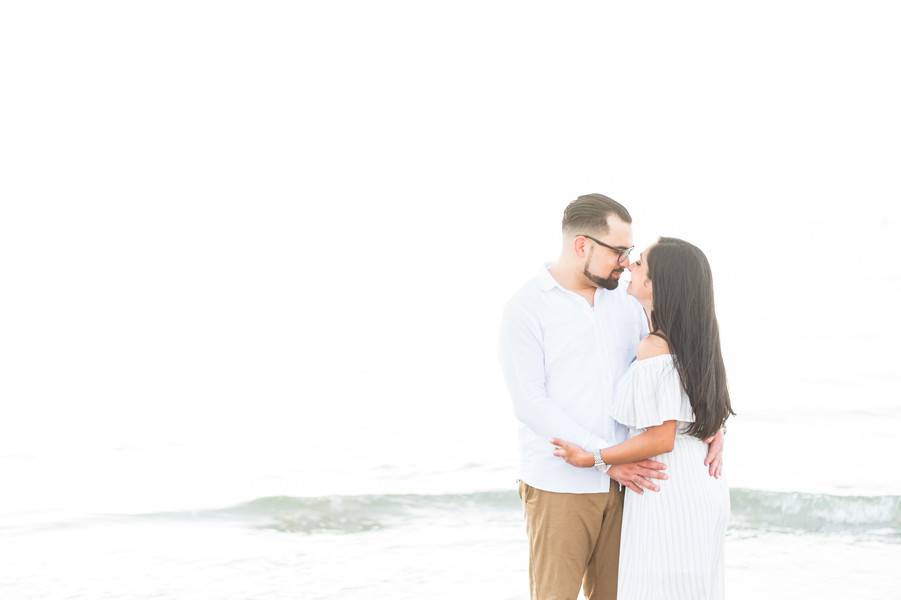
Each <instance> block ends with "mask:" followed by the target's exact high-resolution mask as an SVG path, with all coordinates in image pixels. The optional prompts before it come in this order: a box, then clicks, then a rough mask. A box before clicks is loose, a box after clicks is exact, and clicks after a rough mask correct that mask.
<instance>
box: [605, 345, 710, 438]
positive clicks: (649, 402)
mask: <svg viewBox="0 0 901 600" xmlns="http://www.w3.org/2000/svg"><path fill="white" fill-rule="evenodd" d="M611 415H612V416H613V418H614V419H616V420H617V421H619V422H620V423H622V424H623V425H627V426H629V427H633V428H635V429H646V428H648V427H655V426H657V425H662V424H663V423H665V422H666V421H681V422H684V423H692V422H694V420H695V417H694V411H692V408H691V402H690V401H689V399H688V395H687V394H685V392H684V391H683V390H682V381H681V380H680V379H679V373H678V371H677V370H676V367H675V365H673V363H672V361H669V360H645V361H642V362H641V363H639V364H637V365H634V366H633V368H632V371H631V373H630V376H629V377H627V378H626V379H625V380H624V381H623V382H622V386H621V388H620V391H619V394H618V395H617V398H616V399H615V401H614V402H613V409H612V410H611Z"/></svg>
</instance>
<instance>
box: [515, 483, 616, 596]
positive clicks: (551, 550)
mask: <svg viewBox="0 0 901 600" xmlns="http://www.w3.org/2000/svg"><path fill="white" fill-rule="evenodd" d="M519 497H520V499H522V504H523V509H524V511H525V517H526V531H527V533H528V536H529V585H530V588H531V591H532V600H575V598H576V597H578V595H579V588H580V587H582V586H583V585H584V586H585V588H584V592H585V597H586V598H587V599H588V600H616V579H617V571H618V569H619V537H620V530H621V528H622V522H623V492H622V491H620V489H619V486H618V485H617V483H616V482H615V481H613V480H611V481H610V491H609V492H608V493H597V494H564V493H558V492H546V491H544V490H539V489H537V488H533V487H532V486H530V485H528V484H527V483H525V482H523V481H520V482H519Z"/></svg>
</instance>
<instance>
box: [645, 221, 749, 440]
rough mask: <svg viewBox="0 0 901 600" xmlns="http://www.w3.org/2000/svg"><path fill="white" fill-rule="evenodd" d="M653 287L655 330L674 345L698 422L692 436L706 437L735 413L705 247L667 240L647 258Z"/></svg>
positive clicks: (678, 367) (691, 430)
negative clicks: (721, 345)
mask: <svg viewBox="0 0 901 600" xmlns="http://www.w3.org/2000/svg"><path fill="white" fill-rule="evenodd" d="M645 261H646V262H647V265H648V279H650V280H651V282H652V284H653V297H654V307H653V311H652V312H651V329H652V330H653V331H655V332H658V333H662V334H663V337H664V338H665V339H666V340H667V341H668V342H669V347H670V353H671V354H672V355H673V359H674V363H675V365H676V368H677V369H678V370H679V377H680V378H681V379H682V387H683V388H685V392H686V393H687V394H688V398H689V400H690V401H691V408H692V409H693V410H694V413H695V421H694V423H692V424H691V425H690V426H689V428H688V429H687V430H686V433H687V434H689V435H693V436H695V437H699V438H701V439H705V438H707V437H710V436H711V435H713V434H715V433H716V432H717V431H718V430H719V429H720V427H722V425H723V423H725V422H726V419H728V418H729V415H734V414H735V413H734V412H733V411H732V403H731V402H730V400H729V389H728V387H727V386H726V367H725V365H723V355H722V352H721V351H720V331H719V326H718V325H717V322H716V311H715V310H714V306H713V275H712V273H711V272H710V263H709V262H707V257H706V256H704V253H703V252H701V250H700V249H699V248H697V247H696V246H693V245H692V244H689V243H688V242H686V241H684V240H680V239H677V238H668V237H662V238H660V240H658V242H657V243H656V244H655V245H654V246H652V247H651V249H650V251H649V252H648V253H647V255H646V256H645Z"/></svg>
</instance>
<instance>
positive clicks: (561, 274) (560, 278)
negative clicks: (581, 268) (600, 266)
mask: <svg viewBox="0 0 901 600" xmlns="http://www.w3.org/2000/svg"><path fill="white" fill-rule="evenodd" d="M561 263H562V261H557V262H556V263H554V264H553V265H551V266H550V267H548V271H550V273H551V276H552V277H553V278H554V279H556V280H557V283H559V284H560V286H561V287H562V288H563V289H565V290H569V291H570V292H575V293H576V294H579V295H580V296H582V297H583V298H585V299H586V300H587V301H588V303H589V304H591V305H592V306H594V294H595V291H596V290H597V288H596V287H594V286H592V285H588V284H587V283H585V277H584V276H583V275H582V273H577V272H576V271H575V270H574V269H567V268H566V266H565V265H563V264H561Z"/></svg>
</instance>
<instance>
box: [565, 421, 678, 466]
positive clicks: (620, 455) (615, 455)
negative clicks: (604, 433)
mask: <svg viewBox="0 0 901 600" xmlns="http://www.w3.org/2000/svg"><path fill="white" fill-rule="evenodd" d="M675 442H676V422H675V421H664V422H663V423H662V424H660V425H655V426H654V427H648V428H647V429H646V430H645V431H643V432H642V433H640V434H639V435H636V436H635V437H633V438H630V439H628V440H626V441H625V442H623V443H621V444H617V445H615V446H610V447H609V448H604V449H602V450H601V459H603V461H604V462H605V463H607V464H608V465H622V464H625V463H634V462H638V461H641V460H645V459H647V458H651V457H652V456H657V455H658V454H665V453H667V452H670V451H672V449H673V444H675ZM551 443H552V444H554V445H555V446H557V448H556V449H555V450H554V456H559V457H560V458H562V459H564V460H565V461H566V462H568V463H569V464H571V465H573V466H574V467H593V466H594V455H593V454H592V453H591V452H588V451H586V450H583V449H582V448H580V447H579V446H576V445H575V444H571V443H569V442H566V441H564V440H561V439H558V438H554V439H552V440H551Z"/></svg>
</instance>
